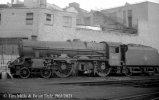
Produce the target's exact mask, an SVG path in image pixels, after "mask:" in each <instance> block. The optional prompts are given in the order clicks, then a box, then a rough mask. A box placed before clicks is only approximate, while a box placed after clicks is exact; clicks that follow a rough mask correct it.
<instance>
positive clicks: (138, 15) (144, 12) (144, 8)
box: [101, 2, 148, 27]
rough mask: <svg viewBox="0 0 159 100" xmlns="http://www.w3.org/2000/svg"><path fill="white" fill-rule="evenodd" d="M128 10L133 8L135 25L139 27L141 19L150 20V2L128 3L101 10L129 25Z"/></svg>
mask: <svg viewBox="0 0 159 100" xmlns="http://www.w3.org/2000/svg"><path fill="white" fill-rule="evenodd" d="M128 10H132V21H133V27H137V24H138V21H139V20H148V2H143V3H138V4H132V5H131V4H126V5H125V6H122V7H117V8H112V9H106V10H102V11H101V12H103V13H105V14H106V15H107V16H109V17H111V18H113V19H114V20H116V21H117V22H120V23H123V24H124V25H127V26H128ZM124 12H125V14H124ZM124 21H125V22H126V23H125V22H124Z"/></svg>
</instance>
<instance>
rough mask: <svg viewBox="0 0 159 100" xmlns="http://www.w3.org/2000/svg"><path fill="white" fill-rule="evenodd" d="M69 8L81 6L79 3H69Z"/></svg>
mask: <svg viewBox="0 0 159 100" xmlns="http://www.w3.org/2000/svg"><path fill="white" fill-rule="evenodd" d="M69 7H75V8H80V5H79V3H76V2H72V3H69Z"/></svg>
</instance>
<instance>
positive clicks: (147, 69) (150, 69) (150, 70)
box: [144, 68, 155, 76]
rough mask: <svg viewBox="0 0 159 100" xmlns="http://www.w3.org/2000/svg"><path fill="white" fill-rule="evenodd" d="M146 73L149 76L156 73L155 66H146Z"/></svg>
mask: <svg viewBox="0 0 159 100" xmlns="http://www.w3.org/2000/svg"><path fill="white" fill-rule="evenodd" d="M144 73H145V74H146V75H148V76H153V75H154V74H155V69H154V68H144Z"/></svg>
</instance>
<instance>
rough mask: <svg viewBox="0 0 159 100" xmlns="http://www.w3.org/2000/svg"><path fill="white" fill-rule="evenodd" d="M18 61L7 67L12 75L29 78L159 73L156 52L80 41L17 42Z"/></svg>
mask: <svg viewBox="0 0 159 100" xmlns="http://www.w3.org/2000/svg"><path fill="white" fill-rule="evenodd" d="M17 45H18V51H19V56H20V57H19V58H17V59H16V60H15V61H13V62H11V63H10V64H9V68H10V71H11V73H12V74H13V75H18V76H20V77H21V78H28V77H30V75H32V74H40V75H41V76H42V77H44V78H49V77H51V76H52V75H54V74H55V75H56V76H58V77H68V76H70V75H78V73H83V74H93V75H99V76H101V77H105V76H107V75H109V73H110V72H114V73H124V74H125V75H132V74H133V73H138V72H140V73H148V74H150V73H155V72H158V66H159V54H158V52H157V50H156V49H154V48H151V47H148V46H142V45H135V44H133V45H132V44H128V45H125V44H122V43H114V42H100V43H96V42H83V41H77V40H76V41H66V42H65V41H54V42H53V41H52V42H51V41H48V42H47V41H31V40H21V41H20V42H18V44H17Z"/></svg>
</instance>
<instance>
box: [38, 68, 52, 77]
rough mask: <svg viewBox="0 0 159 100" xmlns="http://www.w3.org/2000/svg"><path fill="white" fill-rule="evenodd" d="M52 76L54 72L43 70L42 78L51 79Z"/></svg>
mask: <svg viewBox="0 0 159 100" xmlns="http://www.w3.org/2000/svg"><path fill="white" fill-rule="evenodd" d="M51 75H52V71H51V70H50V69H47V68H43V69H42V70H41V76H42V77H43V78H50V77H51Z"/></svg>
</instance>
